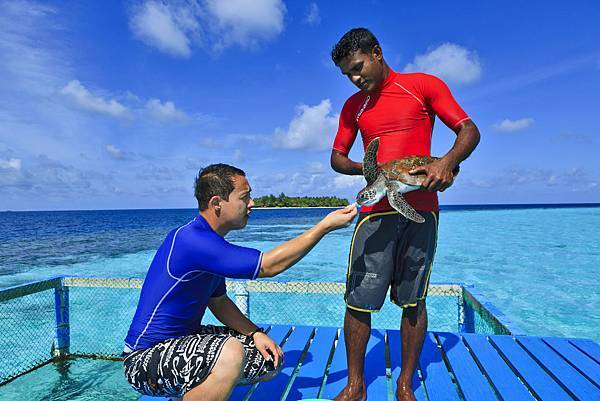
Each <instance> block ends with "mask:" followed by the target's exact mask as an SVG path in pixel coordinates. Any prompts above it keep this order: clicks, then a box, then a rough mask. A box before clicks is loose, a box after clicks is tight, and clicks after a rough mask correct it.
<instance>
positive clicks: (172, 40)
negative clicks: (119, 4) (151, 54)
mask: <svg viewBox="0 0 600 401" xmlns="http://www.w3.org/2000/svg"><path fill="white" fill-rule="evenodd" d="M190 7H191V6H190ZM129 26H130V28H131V30H132V31H133V34H134V36H135V37H137V38H138V39H139V40H141V41H142V42H144V43H145V44H147V45H148V46H152V47H156V48H157V49H158V50H160V51H162V52H164V53H167V54H170V55H172V56H178V57H188V56H190V54H191V53H192V51H191V48H190V46H191V43H190V42H191V40H190V36H192V35H193V33H194V32H196V31H197V30H198V29H199V24H198V21H197V20H196V18H195V16H194V15H193V11H192V9H191V8H188V7H174V6H168V5H167V4H165V3H162V2H159V1H147V2H145V3H144V4H142V5H140V6H138V7H136V8H135V9H134V12H133V14H132V16H131V19H130V21H129Z"/></svg>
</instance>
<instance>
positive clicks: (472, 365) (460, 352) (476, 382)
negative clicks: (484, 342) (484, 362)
mask: <svg viewBox="0 0 600 401" xmlns="http://www.w3.org/2000/svg"><path fill="white" fill-rule="evenodd" d="M437 335H438V338H439V340H440V343H441V345H442V349H443V350H444V352H445V353H446V358H447V359H448V362H449V363H450V366H451V369H452V371H453V372H454V377H455V378H456V381H457V382H458V385H459V387H460V389H461V391H462V393H463V395H464V397H465V399H466V400H467V401H469V400H473V401H479V400H481V401H487V400H490V401H496V400H497V397H496V395H495V394H494V390H493V389H492V387H491V386H490V384H489V382H488V381H487V379H486V377H485V376H484V375H483V373H482V372H481V370H480V369H479V367H478V366H477V363H476V362H475V361H474V360H473V357H472V356H471V354H470V353H469V350H467V347H465V344H464V343H463V342H462V339H461V338H460V337H459V336H458V335H456V334H453V333H437Z"/></svg>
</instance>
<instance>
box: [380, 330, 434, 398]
mask: <svg viewBox="0 0 600 401" xmlns="http://www.w3.org/2000/svg"><path fill="white" fill-rule="evenodd" d="M387 335H388V343H389V346H390V365H391V369H392V383H394V393H395V390H396V387H395V386H396V382H397V381H398V377H400V370H401V367H402V346H401V343H400V331H399V330H388V331H387ZM418 365H419V364H418V363H417V369H418V367H419V366H418ZM412 389H413V392H414V393H415V398H416V399H417V401H425V389H424V387H423V386H422V385H421V380H419V375H418V373H417V370H415V373H414V374H413V377H412Z"/></svg>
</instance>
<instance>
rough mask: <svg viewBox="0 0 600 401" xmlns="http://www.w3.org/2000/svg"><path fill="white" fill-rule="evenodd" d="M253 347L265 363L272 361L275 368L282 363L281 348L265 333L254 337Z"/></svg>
mask: <svg viewBox="0 0 600 401" xmlns="http://www.w3.org/2000/svg"><path fill="white" fill-rule="evenodd" d="M254 345H256V349H257V350H258V352H260V354H261V355H262V356H263V358H265V360H267V361H273V365H274V366H275V368H278V367H279V365H280V364H282V363H283V351H282V350H281V347H280V346H279V345H277V344H276V343H275V341H273V339H271V337H269V336H268V335H266V334H265V333H260V332H258V333H256V334H255V335H254Z"/></svg>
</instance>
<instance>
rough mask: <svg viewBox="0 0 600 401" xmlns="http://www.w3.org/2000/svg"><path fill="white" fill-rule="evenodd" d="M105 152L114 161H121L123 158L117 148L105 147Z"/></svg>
mask: <svg viewBox="0 0 600 401" xmlns="http://www.w3.org/2000/svg"><path fill="white" fill-rule="evenodd" d="M106 151H107V152H108V153H109V154H110V157H112V158H113V159H115V160H123V159H124V158H125V157H124V156H123V152H122V151H121V149H119V148H117V147H116V146H115V145H111V144H108V145H106Z"/></svg>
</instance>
